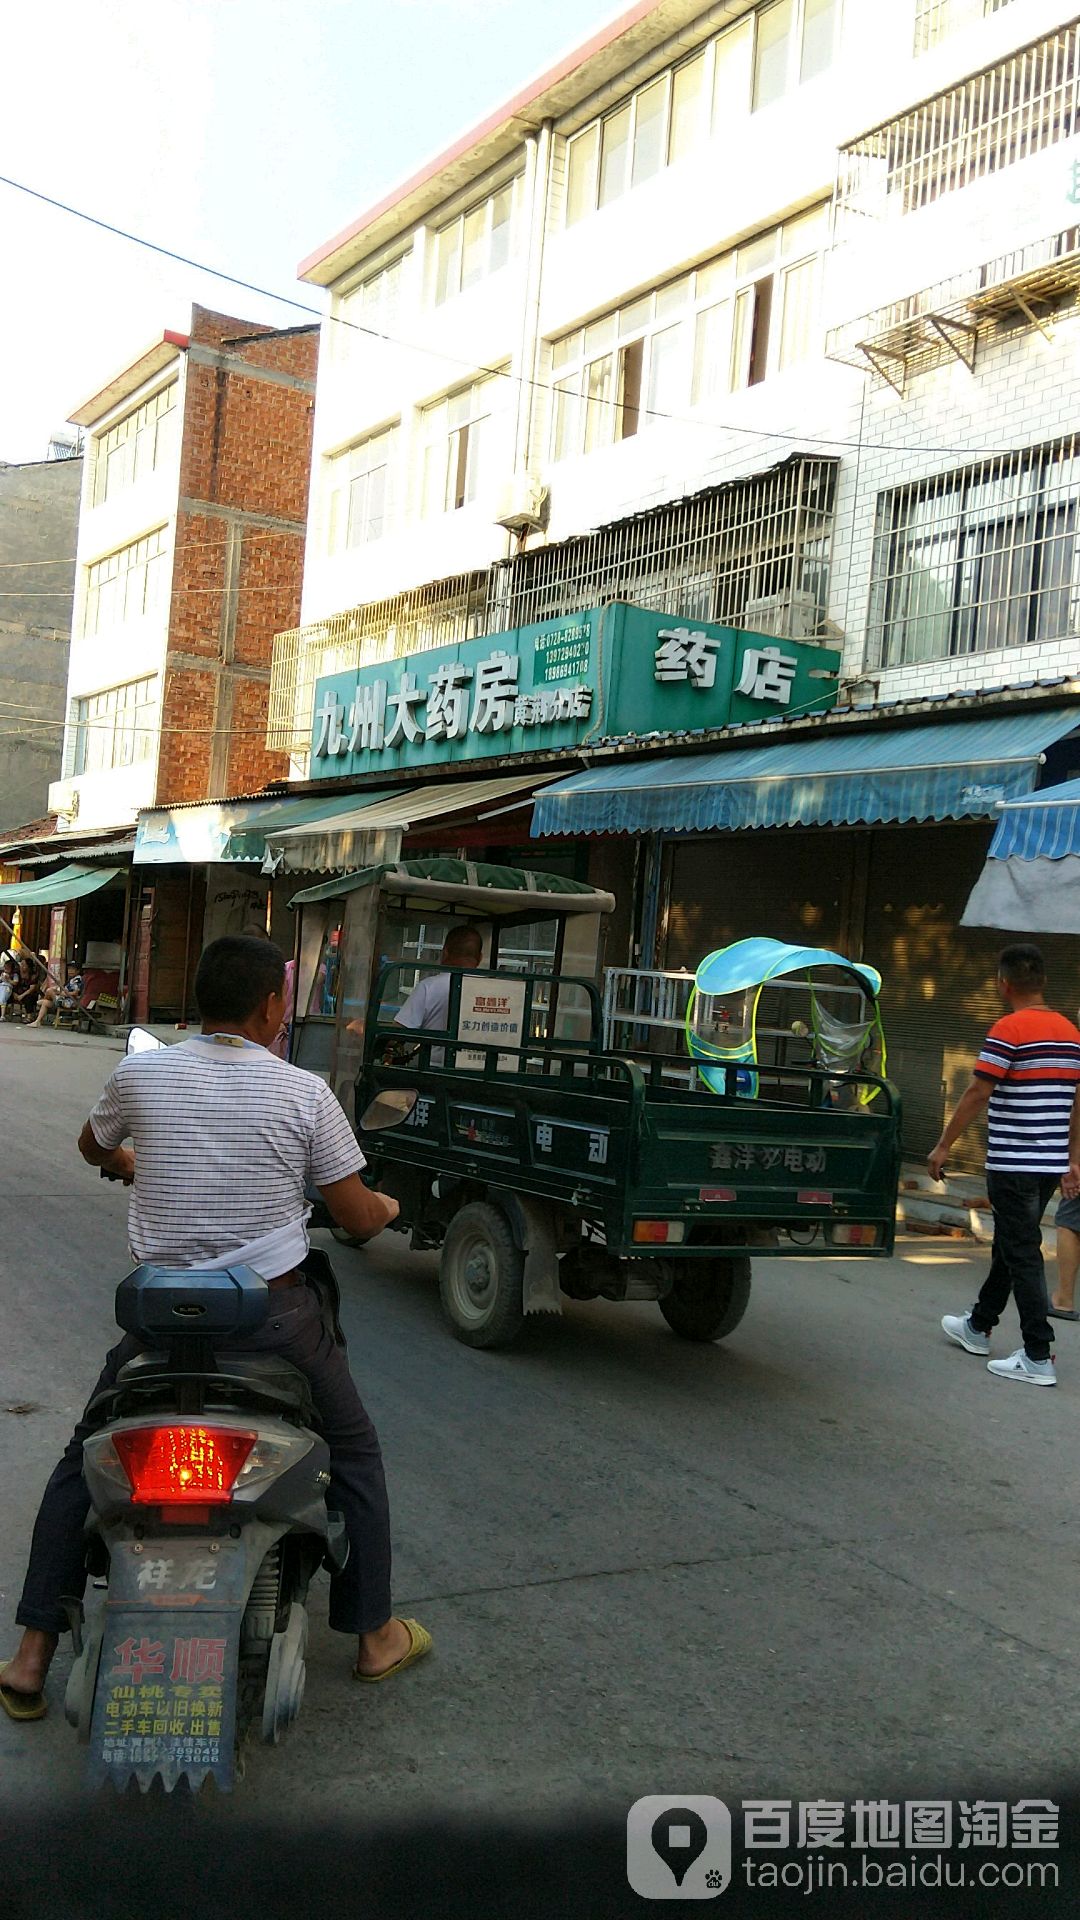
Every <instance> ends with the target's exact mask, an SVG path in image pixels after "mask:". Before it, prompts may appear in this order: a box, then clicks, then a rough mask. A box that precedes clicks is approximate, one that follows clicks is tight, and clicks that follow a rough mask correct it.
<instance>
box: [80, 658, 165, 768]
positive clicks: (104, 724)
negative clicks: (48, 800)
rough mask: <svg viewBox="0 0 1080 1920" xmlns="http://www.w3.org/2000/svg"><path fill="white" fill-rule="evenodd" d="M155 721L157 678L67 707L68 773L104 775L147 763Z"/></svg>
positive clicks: (109, 690)
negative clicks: (69, 717)
mask: <svg viewBox="0 0 1080 1920" xmlns="http://www.w3.org/2000/svg"><path fill="white" fill-rule="evenodd" d="M156 718H157V677H156V675H153V674H151V675H150V676H149V677H148V678H147V679H144V680H128V681H126V682H125V683H124V685H123V686H119V687H106V688H105V689H104V690H103V691H102V692H101V693H90V694H85V695H83V696H82V697H81V698H80V699H77V700H73V701H72V703H71V721H70V729H71V730H70V733H69V739H68V755H69V763H70V772H71V773H72V774H80V773H105V772H108V771H109V770H110V768H112V767H131V766H135V765H136V764H137V763H138V762H139V761H142V760H149V758H150V756H151V754H152V752H153V746H154V729H155V721H156Z"/></svg>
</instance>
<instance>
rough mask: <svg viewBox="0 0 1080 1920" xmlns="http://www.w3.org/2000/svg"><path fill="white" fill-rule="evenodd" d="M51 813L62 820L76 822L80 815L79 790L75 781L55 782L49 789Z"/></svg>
mask: <svg viewBox="0 0 1080 1920" xmlns="http://www.w3.org/2000/svg"><path fill="white" fill-rule="evenodd" d="M48 805H49V812H50V813H55V814H57V815H58V816H59V818H60V819H61V820H75V819H77V818H78V813H79V789H78V787H77V786H76V784H75V782H74V780H54V781H53V782H52V783H51V785H50V787H49V802H48Z"/></svg>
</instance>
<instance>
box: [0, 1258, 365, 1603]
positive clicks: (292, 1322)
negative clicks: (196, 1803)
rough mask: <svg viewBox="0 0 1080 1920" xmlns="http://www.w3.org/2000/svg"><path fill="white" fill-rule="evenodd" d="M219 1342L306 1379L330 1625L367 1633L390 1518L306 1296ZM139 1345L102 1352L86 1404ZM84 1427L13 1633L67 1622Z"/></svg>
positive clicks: (361, 1422) (75, 1566)
mask: <svg viewBox="0 0 1080 1920" xmlns="http://www.w3.org/2000/svg"><path fill="white" fill-rule="evenodd" d="M227 1344H228V1347H229V1350H230V1351H231V1352H237V1353H239V1352H244V1353H273V1354H277V1355H278V1356H280V1358H281V1359H282V1360H290V1361H291V1362H292V1364H293V1366H294V1367H298V1368H299V1369H300V1372H301V1373H303V1374H306V1375H307V1378H308V1380H309V1382H310V1384H311V1397H312V1400H313V1402H314V1405H315V1411H316V1414H317V1416H318V1419H319V1422H320V1425H321V1427H322V1431H323V1436H324V1438H325V1440H326V1443H327V1446H328V1447H329V1449H330V1485H329V1487H328V1488H327V1493H326V1500H327V1505H328V1506H329V1507H331V1508H333V1509H335V1510H336V1511H337V1512H339V1513H340V1514H341V1515H342V1516H343V1518H344V1521H345V1530H346V1532H347V1534H348V1536H349V1558H348V1561H347V1563H346V1566H345V1568H344V1571H343V1572H342V1573H339V1574H337V1575H335V1577H334V1578H333V1579H332V1580H331V1582H330V1625H331V1626H332V1627H335V1628H336V1629H337V1631H338V1632H339V1633H355V1634H361V1633H370V1632H372V1631H373V1630H374V1629H375V1628H376V1627H381V1626H383V1625H385V1623H386V1621H387V1620H388V1619H389V1618H390V1513H389V1507H388V1503H387V1498H386V1482H385V1480H384V1478H383V1465H382V1454H381V1451H380V1449H379V1441H378V1436H377V1434H376V1432H375V1428H374V1427H373V1426H372V1424H371V1421H370V1419H369V1418H368V1415H367V1413H366V1412H365V1411H364V1407H363V1404H362V1402H361V1399H360V1395H359V1394H358V1393H357V1391H356V1386H355V1383H354V1381H353V1377H352V1375H351V1373H350V1372H349V1363H348V1360H347V1359H346V1357H345V1352H344V1349H343V1348H342V1347H339V1346H338V1345H337V1344H336V1343H335V1341H334V1338H333V1335H332V1333H331V1332H329V1331H328V1329H327V1327H326V1326H325V1324H324V1322H323V1318H322V1313H321V1310H320V1306H319V1301H318V1298H317V1296H316V1294H315V1292H314V1291H313V1289H311V1288H310V1287H305V1286H297V1287H283V1288H282V1289H281V1290H280V1292H274V1293H272V1294H271V1295H270V1317H269V1319H268V1320H267V1322H266V1325H265V1326H262V1327H260V1328H259V1330H258V1332H257V1333H253V1334H249V1335H248V1337H247V1338H246V1339H243V1340H240V1339H235V1338H230V1339H229V1341H228V1343H227ZM144 1345H145V1342H142V1341H139V1340H137V1339H135V1338H134V1336H133V1335H131V1334H126V1335H125V1337H124V1338H123V1340H121V1341H120V1343H119V1345H118V1346H115V1347H114V1348H113V1349H112V1352H111V1353H110V1354H109V1355H108V1358H107V1359H106V1361H105V1369H104V1372H103V1373H102V1375H101V1378H100V1379H99V1381H98V1383H97V1386H96V1387H95V1388H94V1392H93V1394H91V1396H90V1397H91V1400H92V1399H93V1398H94V1397H95V1396H96V1395H97V1394H99V1393H102V1392H104V1390H105V1389H106V1388H107V1387H111V1386H112V1385H113V1383H114V1382H115V1380H116V1376H117V1374H118V1373H119V1371H120V1369H121V1367H122V1366H124V1365H125V1363H126V1362H127V1361H128V1360H131V1359H133V1358H134V1356H135V1355H136V1354H137V1353H139V1352H141V1350H142V1347H143V1346H144ZM93 1430H94V1429H93V1428H92V1427H91V1426H90V1425H89V1423H88V1422H87V1420H86V1416H85V1414H84V1415H83V1418H82V1419H81V1420H80V1422H79V1424H78V1426H77V1427H76V1429H75V1431H74V1433H73V1434H72V1436H71V1439H70V1440H69V1441H68V1444H67V1446H66V1448H65V1450H64V1455H63V1458H62V1460H61V1461H60V1463H59V1465H58V1466H57V1467H56V1469H55V1471H54V1472H53V1474H52V1477H51V1478H50V1480H49V1483H48V1486H47V1487H46V1489H45V1494H44V1498H43V1499H42V1502H41V1507H40V1510H39V1512H38V1517H37V1521H36V1523H35V1526H34V1538H33V1542H32V1544H31V1548H30V1565H29V1567H28V1569H27V1574H26V1581H25V1584H24V1586H23V1593H22V1600H21V1601H20V1604H19V1608H18V1611H17V1612H16V1615H15V1618H16V1620H17V1622H18V1624H19V1626H20V1627H39V1628H41V1629H42V1631H43V1632H45V1633H63V1632H64V1631H65V1630H66V1628H67V1625H68V1619H67V1615H66V1613H65V1611H64V1608H63V1606H62V1605H61V1600H62V1599H63V1598H64V1597H66V1596H75V1597H78V1596H80V1595H81V1594H82V1591H83V1587H84V1586H85V1584H86V1574H85V1569H84V1566H83V1525H84V1522H85V1520H86V1516H87V1514H88V1512H89V1510H90V1495H89V1493H88V1492H87V1489H86V1481H85V1480H84V1479H83V1470H82V1450H83V1441H84V1440H85V1439H86V1436H87V1434H89V1433H91V1432H93Z"/></svg>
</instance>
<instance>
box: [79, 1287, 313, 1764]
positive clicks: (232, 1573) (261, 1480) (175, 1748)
mask: <svg viewBox="0 0 1080 1920" xmlns="http://www.w3.org/2000/svg"><path fill="white" fill-rule="evenodd" d="M306 1267H307V1269H308V1280H309V1284H312V1285H314V1286H315V1287H316V1290H317V1291H318V1292H319V1294H320V1298H321V1301H322V1305H323V1310H324V1314H325V1315H327V1317H328V1319H329V1320H330V1321H334V1320H335V1319H336V1314H335V1312H334V1303H335V1301H336V1293H337V1287H336V1282H335V1280H334V1277H333V1272H332V1270H331V1269H330V1263H329V1261H328V1260H327V1259H326V1256H325V1254H322V1253H312V1254H309V1256H308V1261H307V1263H306ZM269 1311H270V1290H269V1288H268V1287H267V1284H266V1281H265V1280H264V1279H262V1277H261V1276H260V1275H259V1274H257V1273H254V1272H253V1271H252V1270H251V1269H250V1268H247V1267H228V1266H222V1267H221V1268H220V1269H217V1270H215V1271H212V1272H198V1273H193V1272H190V1271H185V1270H182V1269H169V1268H164V1267H151V1266H142V1267H139V1268H137V1269H136V1271H135V1272H134V1273H132V1274H130V1275H129V1276H128V1277H127V1279H126V1280H123V1281H122V1282H121V1284H120V1286H119V1287H118V1289H117V1294H116V1318H117V1321H118V1322H119V1324H120V1326H121V1327H122V1328H123V1329H124V1331H125V1332H127V1333H133V1334H136V1335H137V1336H138V1337H139V1339H140V1340H141V1341H142V1342H143V1343H144V1350H143V1351H142V1352H141V1353H139V1354H138V1355H137V1356H136V1357H135V1358H134V1359H133V1360H131V1361H129V1362H128V1364H127V1365H126V1366H125V1367H123V1368H122V1369H121V1372H120V1374H119V1377H118V1379H117V1381H116V1383H115V1385H114V1386H113V1387H112V1388H110V1389H108V1390H107V1391H106V1392H105V1393H103V1394H101V1395H100V1396H99V1397H98V1399H97V1400H96V1401H95V1402H94V1403H93V1405H92V1408H91V1418H92V1419H93V1420H94V1421H95V1423H96V1430H95V1431H94V1432H93V1433H92V1434H91V1435H90V1437H89V1438H88V1439H87V1441H86V1443H85V1446H84V1450H83V1470H84V1473H85V1477H86V1482H87V1486H88V1487H89V1490H90V1501H91V1512H90V1518H89V1521H88V1525H87V1560H88V1570H89V1572H90V1575H91V1576H92V1577H94V1576H96V1583H95V1586H96V1591H95V1588H92V1589H91V1591H92V1593H93V1594H94V1597H95V1599H98V1596H99V1595H100V1591H101V1588H102V1586H103V1587H104V1596H103V1599H99V1602H98V1604H97V1605H96V1607H94V1608H93V1610H92V1612H91V1615H90V1617H89V1618H87V1619H84V1616H83V1609H82V1606H81V1604H80V1603H79V1602H76V1601H72V1602H70V1603H68V1611H69V1617H70V1619H71V1625H72V1633H73V1636H74V1640H75V1649H76V1658H75V1662H74V1665H73V1667H72V1670H71V1676H70V1679H69V1681H68V1687H67V1695H66V1700H65V1710H66V1713H67V1718H68V1720H69V1721H70V1722H71V1724H72V1726H74V1727H75V1728H77V1730H78V1733H79V1736H80V1739H82V1740H83V1741H86V1742H88V1743H89V1749H90V1752H89V1762H88V1774H89V1779H90V1781H91V1783H93V1784H96V1783H100V1782H103V1781H111V1782H112V1783H113V1784H114V1785H115V1786H116V1787H118V1788H121V1789H122V1788H124V1787H126V1786H127V1785H128V1783H129V1782H130V1781H132V1780H135V1781H136V1782H137V1783H138V1785H139V1787H140V1788H142V1789H143V1791H145V1790H146V1789H148V1788H149V1787H150V1786H151V1784H152V1783H153V1781H154V1780H155V1779H159V1780H160V1781H161V1783H162V1785H163V1787H164V1789H165V1790H166V1791H169V1792H171V1791H172V1790H173V1789H174V1788H175V1787H176V1786H178V1785H179V1783H180V1782H181V1781H184V1780H186V1781H187V1782H188V1783H189V1785H190V1787H191V1788H192V1790H197V1789H198V1788H199V1787H201V1786H202V1784H203V1783H204V1781H206V1780H207V1779H213V1780H214V1781H215V1782H216V1784H217V1786H218V1787H219V1788H220V1789H224V1790H229V1789H231V1788H232V1786H233V1784H234V1782H235V1779H236V1775H237V1770H238V1759H239V1750H240V1745H241V1742H242V1741H243V1739H244V1738H245V1736H246V1735H247V1734H248V1733H249V1732H256V1733H257V1734H259V1735H261V1738H262V1739H263V1740H264V1741H267V1742H269V1743H271V1744H276V1743H277V1742H278V1741H279V1740H280V1739H281V1737H282V1735H283V1734H284V1732H285V1730H286V1728H287V1727H288V1726H289V1725H290V1724H291V1723H292V1721H293V1720H295V1718H296V1716H297V1714H298V1713H299V1711H300V1704H301V1701H302V1699H303V1693H304V1672H305V1667H304V1659H305V1651H306V1647H307V1634H308V1622H307V1608H306V1600H307V1593H308V1587H309V1584H310V1581H311V1578H312V1576H313V1574H314V1573H315V1572H316V1571H317V1570H318V1569H319V1568H320V1567H321V1566H328V1567H329V1568H330V1569H331V1571H335V1570H340V1569H341V1568H342V1567H343V1566H344V1564H345V1560H346V1556H347V1553H348V1542H347V1539H346V1535H345V1528H344V1522H343V1520H342V1518H341V1516H340V1515H339V1514H334V1513H330V1512H328V1510H327V1506H326V1490H327V1488H328V1486H329V1484H330V1456H329V1451H328V1448H327V1447H326V1444H325V1442H324V1441H323V1440H322V1439H321V1438H320V1436H319V1434H318V1432H317V1430H316V1429H315V1426H314V1424H313V1414H312V1406H311V1396H310V1391H309V1388H308V1383H307V1381H306V1379H305V1377H304V1375H303V1374H302V1373H300V1372H298V1371H297V1369H296V1368H294V1367H292V1366H290V1365H289V1364H288V1363H287V1362H286V1361H283V1360H281V1359H279V1358H277V1357H276V1356H274V1355H262V1354H251V1353H243V1352H236V1351H230V1349H229V1345H228V1343H229V1341H230V1340H236V1339H239V1338H242V1337H243V1336H245V1335H248V1334H250V1333H253V1332H254V1331H255V1330H256V1329H257V1328H258V1327H260V1326H262V1324H263V1322H264V1321H265V1320H266V1318H267V1316H268V1313H269ZM339 1337H340V1336H339Z"/></svg>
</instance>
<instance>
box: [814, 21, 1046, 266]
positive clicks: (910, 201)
mask: <svg viewBox="0 0 1080 1920" xmlns="http://www.w3.org/2000/svg"><path fill="white" fill-rule="evenodd" d="M1078 104H1080V20H1073V21H1071V22H1070V23H1069V24H1068V25H1067V26H1063V27H1061V28H1059V29H1058V30H1057V32H1055V33H1051V34H1048V35H1047V36H1046V37H1045V38H1044V39H1042V40H1038V41H1036V42H1035V43H1034V44H1033V45H1031V46H1028V47H1024V48H1022V49H1021V50H1020V51H1019V52H1018V53H1014V54H1010V55H1009V56H1008V58H1007V59H1005V60H1000V61H998V62H997V64H996V65H995V66H992V67H988V68H986V69H985V71H984V72H982V73H977V74H974V75H972V77H971V78H970V79H967V80H962V81H960V82H959V83H958V84H957V85H956V86H954V87H949V88H947V89H946V90H945V91H944V92H943V93H938V94H935V95H934V97H933V98H932V99H930V100H925V101H923V103H922V105H921V106H918V107H913V108H912V109H911V111H910V112H909V113H904V114H901V115H899V116H898V117H897V118H896V119H895V120H889V121H887V122H885V124H884V125H882V126H880V127H875V128H873V129H872V131H871V132H869V133H867V134H863V135H862V136H861V137H860V138H859V139H858V140H853V141H852V142H851V143H850V144H849V145H848V146H846V147H843V148H841V151H840V163H839V167H838V170H837V182H836V221H835V235H836V240H837V242H838V243H843V242H844V241H845V240H849V239H852V238H853V237H855V236H857V234H858V233H859V231H860V228H861V227H862V224H863V223H864V222H865V221H866V220H872V221H880V220H885V219H889V218H891V217H892V216H893V215H895V214H907V213H914V212H917V211H918V209H919V208H921V207H928V206H930V205H931V204H932V203H933V202H934V201H935V200H940V199H941V198H942V197H943V196H944V195H945V194H949V193H956V192H958V191H959V190H960V189H961V188H962V187H966V186H970V185H971V183H972V182H973V181H975V180H981V179H983V178H985V176H986V175H988V174H994V173H999V172H1001V171H1003V169H1004V168H1006V167H1010V166H1014V165H1015V164H1016V163H1017V162H1018V161H1021V160H1026V159H1028V158H1030V157H1031V155H1033V154H1036V153H1041V152H1043V151H1044V149H1046V148H1048V147H1052V146H1055V145H1057V144H1058V143H1059V142H1060V141H1062V140H1067V139H1069V138H1070V136H1071V135H1072V134H1073V133H1074V132H1075V131H1076V130H1077V127H1078V125H1080V114H1078Z"/></svg>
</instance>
